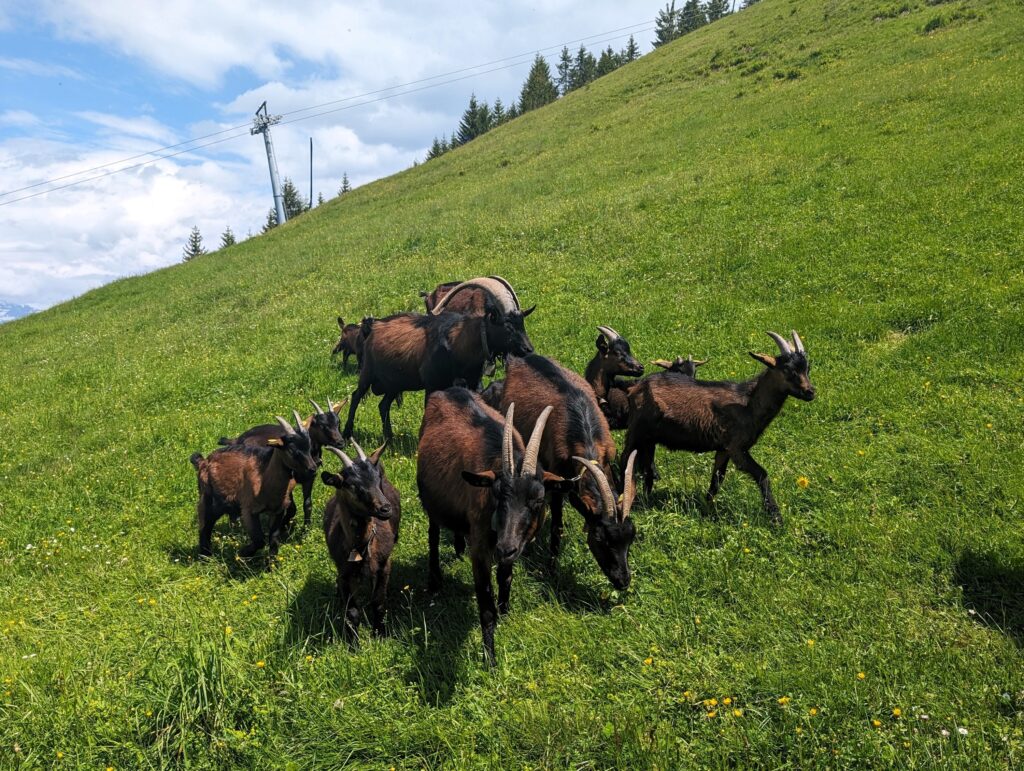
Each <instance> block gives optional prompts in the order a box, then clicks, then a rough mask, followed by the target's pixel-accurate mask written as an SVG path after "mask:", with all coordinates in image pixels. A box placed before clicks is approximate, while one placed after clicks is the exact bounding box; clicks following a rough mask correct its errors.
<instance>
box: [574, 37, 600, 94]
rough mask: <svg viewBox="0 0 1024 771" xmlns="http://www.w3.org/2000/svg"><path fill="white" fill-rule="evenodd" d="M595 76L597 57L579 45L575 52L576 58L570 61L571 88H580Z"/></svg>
mask: <svg viewBox="0 0 1024 771" xmlns="http://www.w3.org/2000/svg"><path fill="white" fill-rule="evenodd" d="M596 77H597V59H595V58H594V55H593V54H592V53H590V51H588V50H587V49H586V48H584V47H583V46H580V50H579V51H577V52H576V58H575V59H573V62H572V70H571V72H570V74H569V79H570V80H571V81H572V88H573V89H577V88H582V87H583V86H585V85H587V83H589V82H590V81H592V80H593V79H594V78H596Z"/></svg>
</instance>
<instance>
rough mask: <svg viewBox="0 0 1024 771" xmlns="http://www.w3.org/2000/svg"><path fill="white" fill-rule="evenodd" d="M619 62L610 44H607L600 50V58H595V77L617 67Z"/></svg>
mask: <svg viewBox="0 0 1024 771" xmlns="http://www.w3.org/2000/svg"><path fill="white" fill-rule="evenodd" d="M620 63H621V62H620V61H619V55H618V54H617V53H615V51H614V50H612V47H611V46H608V47H607V48H606V49H604V50H603V51H602V52H601V58H600V59H598V60H597V77H599V78H600V77H602V76H604V75H607V74H608V73H609V72H611V71H612V70H614V69H617V68H618V66H619V64H620Z"/></svg>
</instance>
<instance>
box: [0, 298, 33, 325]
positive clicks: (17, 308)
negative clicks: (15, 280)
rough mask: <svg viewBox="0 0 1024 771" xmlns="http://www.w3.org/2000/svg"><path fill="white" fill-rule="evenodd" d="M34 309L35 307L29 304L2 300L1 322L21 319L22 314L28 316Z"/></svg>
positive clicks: (0, 308)
mask: <svg viewBox="0 0 1024 771" xmlns="http://www.w3.org/2000/svg"><path fill="white" fill-rule="evenodd" d="M34 311H35V308H32V307H29V306H28V305H18V304H17V303H8V302H4V301H3V300H0V324H3V323H4V322H5V321H14V319H20V318H21V317H22V316H27V315H28V314H30V313H32V312H34Z"/></svg>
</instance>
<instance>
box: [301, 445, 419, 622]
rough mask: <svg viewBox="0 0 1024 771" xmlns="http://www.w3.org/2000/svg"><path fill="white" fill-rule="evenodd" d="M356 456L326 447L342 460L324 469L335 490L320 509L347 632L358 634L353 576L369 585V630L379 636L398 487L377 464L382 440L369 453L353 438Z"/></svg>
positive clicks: (396, 522) (397, 511) (395, 539)
mask: <svg viewBox="0 0 1024 771" xmlns="http://www.w3.org/2000/svg"><path fill="white" fill-rule="evenodd" d="M352 446H353V447H354V448H355V450H356V453H357V457H358V460H355V461H353V460H352V459H351V458H350V457H349V456H348V455H346V454H345V453H344V452H343V451H342V450H339V449H338V448H337V447H328V448H327V449H328V450H329V451H330V452H332V453H334V454H335V455H337V456H338V457H339V458H340V459H341V463H342V469H341V473H338V474H333V473H330V472H327V471H325V472H323V473H322V474H321V475H320V476H321V479H323V482H324V484H325V485H327V486H329V487H333V488H334V489H335V493H334V496H333V497H332V498H331V499H330V500H329V501H328V502H327V508H325V509H324V537H325V538H326V540H327V550H328V552H330V555H331V559H333V560H334V564H335V566H336V567H337V569H338V581H337V589H338V599H339V601H340V602H341V607H342V608H343V609H344V614H345V626H346V630H347V631H346V633H347V634H348V635H349V636H350V637H351V638H358V630H359V621H360V616H361V613H360V610H359V606H358V604H357V603H356V601H355V597H354V596H353V592H352V582H353V580H355V579H357V578H359V577H360V576H363V577H365V578H366V580H367V582H368V584H369V597H370V599H369V608H370V612H369V619H370V625H371V626H372V627H373V631H374V634H376V635H378V636H383V634H384V614H385V612H386V608H387V595H388V579H389V578H390V576H391V552H392V550H393V549H394V548H395V544H396V543H398V528H399V525H400V524H401V519H402V510H401V500H400V498H399V495H398V491H397V490H395V488H394V485H392V484H391V482H390V481H389V480H388V478H387V475H386V474H385V473H384V466H383V464H382V463H381V454H382V453H383V452H384V448H385V447H386V446H387V442H385V443H384V444H383V445H381V446H380V447H379V448H377V449H376V450H374V451H373V452H372V453H371V454H370V455H369V456H367V455H366V453H365V452H363V448H362V447H360V446H359V445H358V444H357V443H356V442H355V440H353V441H352Z"/></svg>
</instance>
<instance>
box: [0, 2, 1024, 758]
mask: <svg viewBox="0 0 1024 771" xmlns="http://www.w3.org/2000/svg"><path fill="white" fill-rule="evenodd" d="M1022 40H1024V5H1022V4H1021V3H1020V2H1019V0H959V1H957V0H954V1H953V2H944V1H943V0H908V2H899V1H898V0H842V1H840V0H801V1H799V2H798V1H797V0H762V2H759V3H756V4H754V5H752V6H751V7H749V8H747V9H745V10H743V11H742V12H740V13H735V14H732V15H729V16H727V17H725V18H724V19H721V20H719V21H716V22H715V23H714V24H711V25H708V26H706V27H703V28H701V29H699V30H697V31H695V32H693V33H691V34H688V35H685V36H684V37H682V38H680V39H678V40H675V41H674V42H672V43H669V44H667V45H664V46H661V47H659V48H657V49H655V50H654V51H653V52H651V53H649V54H647V55H645V56H643V57H641V58H640V59H638V60H637V61H635V62H632V63H630V64H627V65H626V66H623V67H621V68H619V69H617V70H615V71H614V72H611V73H610V74H608V75H606V76H604V77H602V78H600V79H599V80H596V81H594V82H593V83H591V84H589V85H587V86H585V87H583V88H580V89H578V90H575V91H573V92H571V93H569V94H567V95H566V96H565V97H564V98H561V99H559V100H558V101H556V102H554V103H553V104H550V105H548V106H546V107H543V108H541V109H537V110H533V111H531V112H528V113H526V114H523V115H521V116H519V117H518V118H516V119H515V120H513V121H511V122H509V123H506V124H504V125H501V126H499V127H497V128H495V129H493V130H491V131H489V132H488V133H487V134H486V135H483V136H480V137H478V138H476V139H474V140H473V141H472V142H469V143H468V144H466V145H464V146H461V147H458V148H457V149H455V150H453V151H450V152H446V153H444V154H443V155H442V156H440V157H437V158H434V159H432V160H430V161H428V162H426V163H422V164H420V165H418V166H416V167H414V168H411V169H409V170H407V171H405V172H402V173H400V174H397V175H395V176H392V177H389V178H386V179H383V180H380V181H378V182H375V183H372V184H369V185H365V186H363V187H360V188H357V189H355V190H352V191H351V192H349V193H346V194H345V195H344V196H342V197H340V198H337V199H334V200H332V201H330V202H328V203H326V204H325V205H323V206H321V207H318V208H316V209H314V210H312V211H310V212H308V213H306V214H303V215H302V216H301V217H297V218H296V219H295V220H293V221H290V222H288V223H286V224H284V225H281V226H279V227H276V228H274V229H272V230H270V231H269V232H267V233H266V234H265V235H261V236H259V237H255V238H251V239H249V240H247V241H244V242H242V243H239V244H237V245H232V246H228V247H225V248H223V249H221V250H219V251H216V252H212V253H209V254H201V255H199V256H196V257H194V258H193V259H191V260H189V261H188V262H187V263H184V264H180V265H176V266H174V267H171V268H167V269H164V270H160V271H157V272H155V273H151V274H148V275H144V276H139V277H133V278H128V279H124V280H120V281H117V282H115V283H112V284H110V285H107V286H105V287H102V288H100V289H97V290H95V291H91V292H89V293H87V294H85V295H83V296H81V297H78V298H77V299H74V300H72V301H70V302H66V303H64V304H62V305H59V306H57V307H54V308H52V309H50V310H48V311H45V312H42V313H38V314H35V315H32V316H29V317H27V318H24V319H19V320H16V321H12V322H9V323H6V324H4V325H3V326H0V356H2V359H3V363H4V366H3V368H2V369H0V426H2V435H3V448H2V451H0V566H2V568H0V569H2V577H3V580H2V581H0V678H2V681H3V682H2V688H0V696H2V699H0V766H2V767H5V768H22V767H24V768H44V767H46V768H49V767H74V768H79V767H81V768H105V767H113V768H116V769H129V768H163V767H189V768H229V767H237V768H245V767H248V768H312V767H322V768H338V767H344V766H352V767H359V768H383V769H388V768H391V767H395V768H476V767H485V768H499V767H501V768H504V767H509V768H511V767H515V768H569V767H572V768H661V769H668V768H680V767H704V768H707V767H710V768H735V767H773V768H780V767H785V768H800V769H803V768H809V767H833V768H836V767H840V768H841V767H899V768H923V767H926V768H932V767H946V768H982V767H984V768H992V767H1005V768H1012V767H1019V766H1020V765H1021V764H1022V763H1024V657H1022V650H1021V646H1022V645H1024V527H1022V525H1024V512H1022V493H1024V467H1022V464H1021V449H1022V443H1024V425H1022V421H1021V415H1022V408H1024V384H1022V378H1021V375H1022V373H1024V315H1022V311H1024V307H1022V306H1024V281H1022V279H1024V275H1022V273H1024V247H1022V238H1021V234H1022V233H1024V186H1022V180H1024V141H1022V140H1024V134H1022V128H1021V126H1022V124H1021V117H1022V106H1024V45H1021V41H1022ZM425 140H427V141H429V137H426V138H425ZM495 274H496V275H500V276H503V277H504V278H506V279H508V280H509V281H510V282H511V284H512V285H513V286H514V287H515V290H516V292H517V293H518V295H519V297H520V298H521V299H522V302H523V307H527V306H531V305H533V304H534V303H536V304H537V310H536V312H535V313H533V314H532V315H530V317H529V319H528V320H527V326H528V329H529V334H530V339H531V340H532V342H533V344H534V346H535V347H536V349H537V351H538V352H539V353H542V354H544V355H546V356H551V357H553V358H556V359H558V360H559V361H560V362H562V363H563V364H564V365H565V366H566V367H568V368H570V369H572V370H574V371H576V372H582V371H583V368H584V366H585V365H586V363H587V361H588V360H589V359H590V358H591V356H592V355H593V353H594V340H595V337H596V335H597V330H596V326H597V325H607V326H609V327H612V328H614V329H615V330H617V331H618V332H620V333H621V334H622V335H623V336H625V337H627V338H629V341H630V343H631V345H632V350H633V353H634V354H635V355H636V357H637V358H638V359H639V360H640V361H642V362H643V363H644V364H646V365H647V366H648V371H651V370H652V368H651V366H650V365H649V364H648V362H650V361H651V360H653V359H672V358H674V357H675V356H677V355H682V356H683V357H686V356H687V355H689V354H692V355H693V356H694V357H697V358H700V359H709V360H710V361H709V363H708V364H706V365H705V366H703V367H702V368H701V370H700V377H701V378H704V379H714V380H718V379H722V380H743V379H746V378H749V377H752V376H753V375H755V374H756V373H758V372H759V371H761V369H762V367H761V365H759V364H757V363H756V362H754V361H752V360H751V358H750V357H749V356H748V355H747V352H748V351H767V352H772V353H774V352H775V348H774V344H773V343H772V341H771V340H770V339H769V338H768V337H767V336H766V335H765V332H766V330H774V331H777V332H781V333H783V334H786V335H787V336H788V334H789V331H790V330H791V329H793V330H797V331H798V332H799V336H800V338H802V340H803V343H804V344H805V345H806V348H807V351H808V356H809V358H810V360H811V361H812V362H813V366H814V369H813V371H812V373H811V378H812V379H813V381H814V386H815V387H816V388H817V398H816V399H815V400H814V401H813V402H803V401H798V400H795V399H790V400H788V402H787V403H786V405H785V407H784V408H783V410H782V412H781V414H780V415H779V416H778V417H777V418H776V419H775V420H774V422H773V423H772V424H771V426H770V427H769V428H768V429H767V431H766V432H765V433H764V436H763V437H762V438H761V439H760V441H759V442H758V444H757V446H756V447H755V448H754V455H755V457H756V458H757V459H758V461H759V462H760V463H761V464H762V465H763V466H764V467H765V468H766V469H767V471H768V474H769V476H770V478H771V480H772V484H773V485H774V491H775V496H776V498H777V500H778V503H779V506H780V507H781V513H782V520H783V524H782V526H781V527H773V526H772V523H771V521H770V518H769V517H768V516H767V515H766V514H765V513H764V511H763V509H762V505H761V496H760V493H759V490H758V488H757V485H755V484H754V483H753V482H752V481H751V480H750V478H749V477H747V476H745V475H743V474H741V473H739V472H737V471H736V470H735V469H734V470H732V471H731V472H730V474H729V475H728V476H727V477H726V478H725V481H724V484H723V486H722V490H721V492H720V494H719V496H718V498H717V500H716V502H715V504H714V505H713V506H708V505H706V504H705V501H704V494H705V491H706V490H707V487H708V482H709V479H710V475H711V463H712V457H713V456H711V455H694V454H689V453H684V452H666V451H665V450H664V449H659V450H658V452H657V465H658V471H659V472H660V481H659V482H658V484H657V485H656V487H655V489H654V492H653V493H652V494H651V495H650V496H645V495H643V494H642V493H641V494H640V495H639V496H638V498H637V500H636V504H635V505H634V506H633V511H632V514H631V516H632V519H633V522H634V523H635V526H636V531H637V537H636V541H635V543H634V544H633V546H632V551H631V552H630V564H631V567H632V570H633V576H632V583H631V584H630V586H629V588H628V589H627V590H625V591H622V592H618V591H615V590H613V589H612V586H611V584H610V583H609V581H608V579H607V578H605V576H604V575H603V574H602V572H601V570H600V569H599V568H598V566H597V564H596V563H595V561H594V559H593V558H592V557H591V555H590V552H589V551H588V548H587V544H586V539H585V536H584V534H583V527H582V525H583V520H582V518H581V517H580V516H579V515H578V514H577V513H576V512H575V511H574V510H572V509H567V511H566V514H565V523H566V530H565V534H564V536H563V550H562V554H561V557H560V558H559V559H558V561H557V562H554V563H553V562H552V561H551V560H550V558H549V555H548V551H547V538H548V524H547V523H545V525H544V527H543V528H542V530H541V535H540V536H539V537H538V539H537V540H536V541H535V542H534V543H533V544H532V545H531V546H529V547H528V548H527V550H526V552H525V554H524V556H523V558H522V559H521V560H520V561H519V564H518V565H517V566H516V568H515V588H514V593H513V596H512V604H511V610H510V612H509V613H508V614H507V615H506V616H503V617H502V619H501V621H500V623H499V625H498V631H497V634H496V636H495V649H496V662H495V664H494V666H493V667H488V666H487V665H486V664H485V662H484V660H483V657H482V655H481V632H480V626H479V619H478V615H477V608H476V603H475V600H474V584H473V574H472V569H471V565H470V562H469V560H468V559H466V558H461V559H459V558H457V557H456V555H455V552H454V550H453V547H452V540H451V537H450V535H448V534H444V535H442V542H441V543H442V546H441V567H442V570H443V573H444V577H445V583H444V586H443V588H442V589H441V590H440V591H439V592H437V593H431V592H428V591H427V573H428V559H427V525H428V523H427V518H426V515H425V514H424V511H423V509H422V507H421V505H420V501H419V499H418V497H417V486H416V447H417V439H418V432H419V427H420V420H421V418H422V416H423V400H422V399H421V398H420V394H418V393H409V394H407V395H406V398H405V400H404V404H403V405H402V406H400V407H399V406H398V405H397V404H396V405H395V408H394V409H393V410H392V420H393V422H394V427H395V439H394V440H393V441H392V442H391V444H390V445H389V446H388V449H387V451H386V452H385V453H384V455H383V465H384V467H385V468H386V470H387V474H388V478H389V479H390V480H391V481H392V482H393V483H394V485H395V487H396V488H397V490H398V492H399V494H400V497H401V509H402V520H403V521H402V532H401V537H400V539H399V541H398V543H397V545H396V546H395V548H394V552H393V557H392V558H393V565H394V567H393V572H392V574H391V581H390V590H389V594H388V600H387V604H388V617H387V625H388V630H389V634H388V636H386V637H383V638H375V637H373V636H371V635H370V634H369V631H368V630H367V629H366V628H365V627H364V633H363V634H362V635H361V637H360V641H359V644H358V646H350V645H349V644H348V643H347V642H346V641H345V639H344V637H343V635H342V633H341V629H342V626H343V623H344V618H343V613H342V612H341V610H340V608H339V607H338V606H339V603H338V601H337V600H336V599H335V585H334V582H335V567H334V564H333V563H332V561H331V559H330V557H329V555H328V553H327V548H326V546H325V544H324V537H323V534H322V532H321V530H320V528H319V521H320V518H321V515H322V512H323V509H324V505H325V504H326V502H327V500H328V498H329V497H330V495H331V494H332V493H333V490H332V489H330V488H328V487H326V486H325V485H324V484H322V483H321V482H320V480H319V478H318V479H317V482H316V485H315V486H314V492H313V495H314V507H313V526H312V527H311V528H309V529H308V530H305V531H303V530H302V528H301V527H300V528H298V529H297V531H296V533H295V534H294V535H293V536H292V537H291V538H290V539H289V540H288V541H287V542H285V543H284V544H283V545H282V546H281V549H280V552H279V555H278V558H277V559H276V560H275V561H274V563H273V564H272V565H271V564H268V562H267V559H266V557H265V556H260V557H258V558H257V559H255V560H251V561H248V562H247V561H243V560H239V559H236V555H237V552H238V550H239V549H240V548H241V547H242V546H243V545H244V544H245V543H246V536H245V533H244V531H243V530H242V528H241V527H240V526H238V525H236V524H231V523H229V521H228V519H227V518H226V517H225V518H224V519H222V520H221V521H220V523H219V524H218V526H217V529H216V532H215V535H214V539H213V557H212V559H209V560H203V561H200V560H199V559H198V557H197V551H196V540H197V530H196V499H197V491H196V473H195V470H194V469H193V468H192V466H191V465H190V463H189V456H190V455H191V454H192V453H194V452H202V453H204V454H205V453H209V452H210V451H211V450H213V449H214V448H216V446H217V440H218V438H219V437H222V436H234V435H237V434H239V433H241V432H242V431H245V430H246V429H247V428H249V427H251V426H254V425H257V424H260V423H268V422H272V421H273V416H274V415H285V416H289V415H291V414H292V412H291V411H292V409H293V408H296V409H298V410H299V411H300V412H301V413H302V414H303V415H304V416H305V415H308V414H309V412H310V408H309V406H308V405H309V402H308V400H309V399H310V398H312V399H314V400H316V401H317V402H319V403H326V400H327V398H328V397H330V398H331V399H333V401H334V402H340V401H342V400H343V399H344V398H346V397H348V396H349V395H350V394H351V393H352V392H353V390H354V389H355V386H356V381H357V377H358V375H357V373H356V372H355V369H354V368H353V367H351V366H350V367H349V368H348V369H343V368H342V367H341V366H340V363H339V360H332V358H331V356H330V352H331V347H332V346H333V345H334V343H335V341H336V340H337V335H338V327H337V324H336V321H335V319H336V317H337V316H338V315H341V316H344V317H345V319H346V320H348V321H358V320H359V318H361V317H362V316H368V315H372V316H375V317H378V318H380V317H383V316H386V315H388V314H390V313H394V312H396V311H400V310H422V307H423V306H422V300H421V299H420V297H419V296H418V290H430V289H432V288H433V287H434V286H435V285H436V284H438V283H439V282H442V281H450V280H457V279H468V278H471V277H473V276H487V275H495ZM653 369H654V371H657V369H656V368H653ZM376 404H377V399H376V397H368V398H367V400H366V401H365V402H364V404H363V406H362V408H361V409H360V410H359V413H358V415H357V416H356V421H355V436H356V438H357V439H358V441H359V443H360V444H361V445H362V446H363V447H366V448H368V449H369V448H371V447H377V446H378V445H380V444H381V441H382V428H381V421H380V418H379V416H378V414H377V410H376ZM523 438H524V440H525V439H526V436H525V435H524V437H523ZM614 438H615V443H616V445H617V447H618V449H619V451H620V453H621V450H622V447H623V446H624V432H623V431H615V432H614ZM338 468H339V463H338V459H337V457H334V456H332V455H325V458H324V470H330V471H332V472H336V471H337V469H338Z"/></svg>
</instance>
